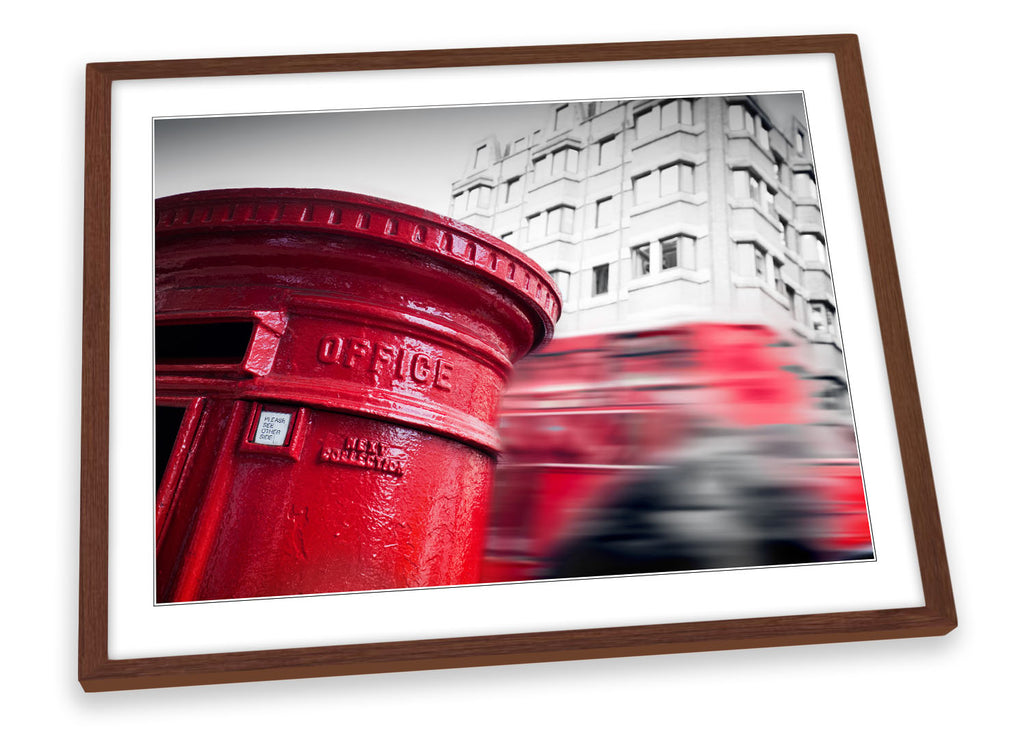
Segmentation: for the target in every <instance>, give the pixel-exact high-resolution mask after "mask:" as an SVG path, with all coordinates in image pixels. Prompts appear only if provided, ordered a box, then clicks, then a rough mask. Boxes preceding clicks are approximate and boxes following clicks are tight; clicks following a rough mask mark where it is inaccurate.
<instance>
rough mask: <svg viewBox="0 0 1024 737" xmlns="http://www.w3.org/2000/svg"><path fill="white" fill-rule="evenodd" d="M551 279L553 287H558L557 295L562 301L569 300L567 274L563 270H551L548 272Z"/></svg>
mask: <svg viewBox="0 0 1024 737" xmlns="http://www.w3.org/2000/svg"><path fill="white" fill-rule="evenodd" d="M548 274H550V275H551V278H552V279H553V280H554V282H555V286H556V287H558V291H559V293H560V294H561V295H562V299H563V300H568V299H569V272H568V271H565V270H563V269H552V270H551V271H549V272H548Z"/></svg>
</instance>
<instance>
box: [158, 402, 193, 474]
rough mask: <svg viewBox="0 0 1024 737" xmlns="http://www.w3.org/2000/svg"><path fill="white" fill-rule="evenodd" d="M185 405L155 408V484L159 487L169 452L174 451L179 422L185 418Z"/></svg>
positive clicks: (168, 459)
mask: <svg viewBox="0 0 1024 737" xmlns="http://www.w3.org/2000/svg"><path fill="white" fill-rule="evenodd" d="M185 409H186V408H185V407H161V406H160V405H157V408H156V486H157V488H160V481H161V480H162V479H163V477H164V472H165V471H167V464H168V463H169V462H170V460H171V453H173V452H174V441H175V440H176V439H177V437H178V431H179V430H180V429H181V423H182V422H183V421H184V419H185Z"/></svg>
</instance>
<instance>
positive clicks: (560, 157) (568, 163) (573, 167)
mask: <svg viewBox="0 0 1024 737" xmlns="http://www.w3.org/2000/svg"><path fill="white" fill-rule="evenodd" d="M579 165H580V152H579V150H578V149H575V148H570V147H568V146H567V147H565V148H560V149H558V150H557V151H555V152H554V153H552V154H551V174H552V176H557V175H558V174H564V173H566V172H568V173H570V174H574V173H575V172H576V171H577V170H578V169H579Z"/></svg>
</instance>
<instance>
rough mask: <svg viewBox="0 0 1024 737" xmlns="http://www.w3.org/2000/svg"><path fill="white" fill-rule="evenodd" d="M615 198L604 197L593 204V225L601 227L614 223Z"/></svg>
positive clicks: (615, 214)
mask: <svg viewBox="0 0 1024 737" xmlns="http://www.w3.org/2000/svg"><path fill="white" fill-rule="evenodd" d="M616 216H617V213H616V212H615V198H614V197H605V198H603V199H600V200H598V201H597V202H596V203H595V204H594V227H595V228H603V227H605V226H608V225H612V224H614V223H615V219H616Z"/></svg>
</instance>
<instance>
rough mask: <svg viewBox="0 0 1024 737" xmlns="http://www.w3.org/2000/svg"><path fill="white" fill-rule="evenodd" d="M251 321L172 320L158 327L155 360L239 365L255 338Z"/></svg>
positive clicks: (159, 361) (161, 361)
mask: <svg viewBox="0 0 1024 737" xmlns="http://www.w3.org/2000/svg"><path fill="white" fill-rule="evenodd" d="M252 333H253V323H252V322H249V321H247V322H201V323H184V324H182V323H176V324H175V323H172V324H158V325H157V326H156V362H157V363H158V364H160V363H196V364H238V363H241V362H242V361H243V360H244V359H245V352H246V351H247V350H248V348H249V341H250V340H252Z"/></svg>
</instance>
